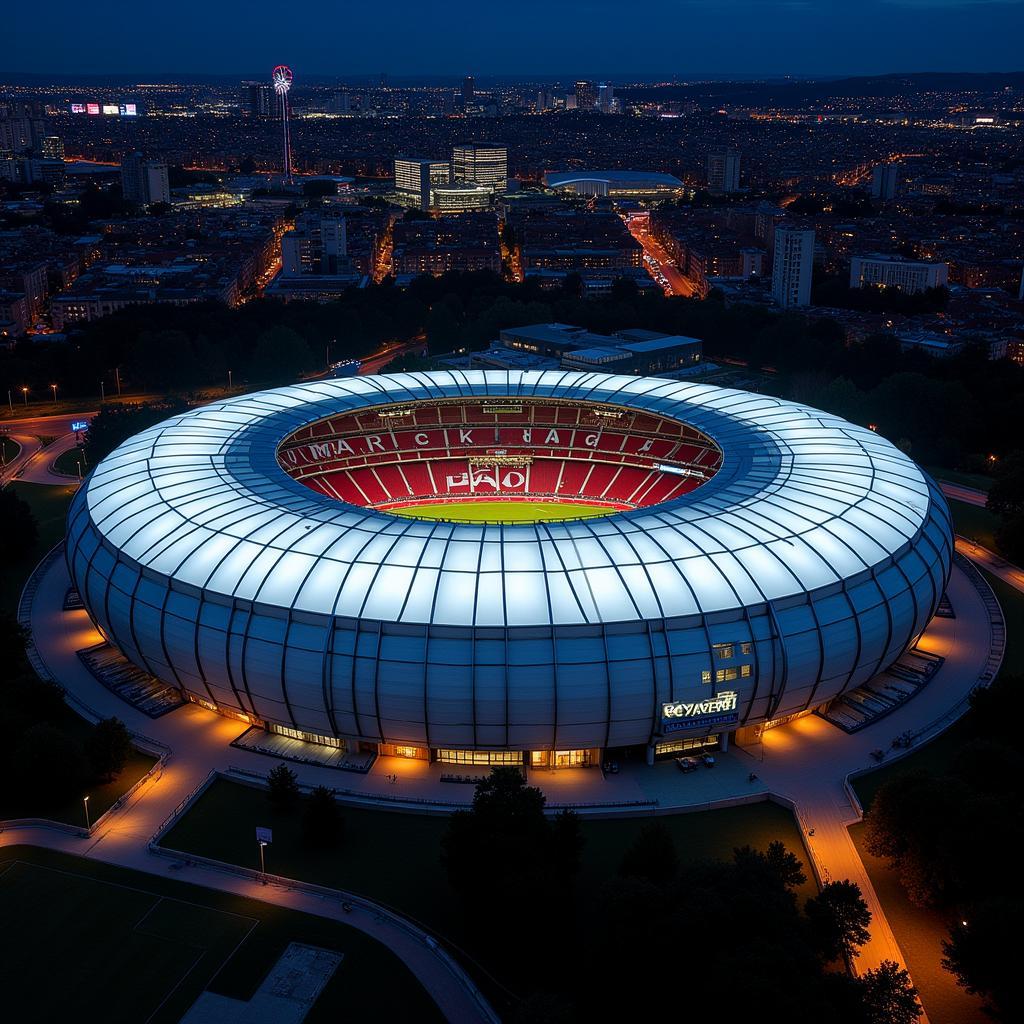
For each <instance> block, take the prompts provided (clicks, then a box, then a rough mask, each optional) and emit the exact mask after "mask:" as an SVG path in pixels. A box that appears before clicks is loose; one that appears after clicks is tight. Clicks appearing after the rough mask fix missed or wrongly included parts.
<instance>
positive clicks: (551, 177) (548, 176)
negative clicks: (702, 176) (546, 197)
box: [544, 171, 683, 188]
mask: <svg viewBox="0 0 1024 1024" xmlns="http://www.w3.org/2000/svg"><path fill="white" fill-rule="evenodd" d="M576 181H606V182H608V183H609V184H610V185H614V184H618V185H633V184H646V185H660V186H662V187H664V188H682V187H683V183H682V182H681V181H680V180H679V179H678V178H677V177H676V176H675V175H674V174H664V173H662V172H661V171H547V172H545V174H544V184H545V185H547V186H548V188H559V187H560V186H563V185H570V184H572V183H573V182H576Z"/></svg>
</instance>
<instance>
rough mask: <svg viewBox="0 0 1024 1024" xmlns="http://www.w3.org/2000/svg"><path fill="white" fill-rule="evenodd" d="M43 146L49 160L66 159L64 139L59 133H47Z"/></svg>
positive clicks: (44, 154)
mask: <svg viewBox="0 0 1024 1024" xmlns="http://www.w3.org/2000/svg"><path fill="white" fill-rule="evenodd" d="M41 148H42V151H43V156H45V157H46V158H47V159H48V160H63V159H64V140H63V139H62V138H61V137H60V136H59V135H47V136H46V137H45V138H44V139H43V145H42V147H41Z"/></svg>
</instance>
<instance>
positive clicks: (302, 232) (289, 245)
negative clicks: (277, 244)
mask: <svg viewBox="0 0 1024 1024" xmlns="http://www.w3.org/2000/svg"><path fill="white" fill-rule="evenodd" d="M281 272H282V274H284V275H285V277H299V276H301V275H303V274H316V275H318V276H328V277H334V276H338V275H343V276H347V275H349V274H351V273H352V264H351V262H350V260H349V258H348V237H347V234H346V230H345V217H344V216H343V215H342V214H341V213H324V212H322V211H319V210H312V211H310V212H308V213H305V214H303V215H302V216H301V217H299V218H298V219H297V220H296V221H295V227H294V228H293V229H292V230H291V231H286V232H285V233H284V235H283V236H282V237H281Z"/></svg>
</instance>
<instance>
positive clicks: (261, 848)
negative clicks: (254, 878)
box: [259, 839, 267, 885]
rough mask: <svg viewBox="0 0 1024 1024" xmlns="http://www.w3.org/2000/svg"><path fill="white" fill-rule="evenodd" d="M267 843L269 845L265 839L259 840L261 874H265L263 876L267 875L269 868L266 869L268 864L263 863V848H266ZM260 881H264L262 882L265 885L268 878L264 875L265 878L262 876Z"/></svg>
mask: <svg viewBox="0 0 1024 1024" xmlns="http://www.w3.org/2000/svg"><path fill="white" fill-rule="evenodd" d="M266 845H267V844H266V843H265V842H264V841H263V840H262V839H261V840H260V841H259V846H260V874H261V875H263V876H266V873H267V869H266V866H265V864H264V863H263V850H264V848H265V847H266ZM260 881H261V882H262V883H263V884H264V885H266V884H267V879H266V877H263V878H261V879H260Z"/></svg>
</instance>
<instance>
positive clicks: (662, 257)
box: [626, 218, 697, 298]
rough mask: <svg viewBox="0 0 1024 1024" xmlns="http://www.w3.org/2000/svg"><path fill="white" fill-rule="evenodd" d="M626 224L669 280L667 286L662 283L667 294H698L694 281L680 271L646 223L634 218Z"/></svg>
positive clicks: (647, 255)
mask: <svg viewBox="0 0 1024 1024" xmlns="http://www.w3.org/2000/svg"><path fill="white" fill-rule="evenodd" d="M626 226H627V227H628V228H629V232H630V234H631V235H632V236H633V237H634V238H635V239H636V240H637V241H638V242H639V243H640V244H641V245H642V246H643V249H644V256H645V257H647V258H649V259H650V260H652V261H653V262H654V263H655V264H656V265H657V267H658V269H659V270H660V271H661V274H662V276H663V277H664V278H665V280H666V281H667V282H668V285H667V287H666V286H665V285H662V287H663V288H664V289H665V294H666V295H682V296H685V297H687V298H688V297H690V296H692V295H696V294H697V289H696V288H695V287H694V285H693V283H692V282H691V281H690V280H689V279H688V278H686V277H684V276H683V275H682V273H680V271H679V268H678V267H677V266H676V264H675V262H674V261H673V259H672V257H671V256H669V254H668V253H667V252H666V251H665V249H664V247H663V246H662V245H661V243H660V242H658V240H657V239H656V238H654V236H653V235H652V234H651V233H650V231H648V230H647V227H646V225H644V224H641V222H640V221H639V219H637V218H634V219H633V220H632V221H631V222H630V221H627V222H626Z"/></svg>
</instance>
